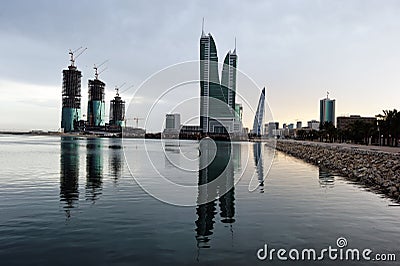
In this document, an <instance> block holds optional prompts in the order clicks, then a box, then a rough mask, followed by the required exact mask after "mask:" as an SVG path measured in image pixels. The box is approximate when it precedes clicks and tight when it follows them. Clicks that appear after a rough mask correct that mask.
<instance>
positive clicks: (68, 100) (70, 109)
mask: <svg viewBox="0 0 400 266" xmlns="http://www.w3.org/2000/svg"><path fill="white" fill-rule="evenodd" d="M81 78H82V73H81V71H79V70H78V69H77V67H76V66H75V65H74V61H73V59H71V65H70V66H68V69H64V70H63V83H62V113H61V128H62V129H63V130H64V132H71V131H74V130H77V127H76V125H77V122H78V121H79V120H80V119H81Z"/></svg>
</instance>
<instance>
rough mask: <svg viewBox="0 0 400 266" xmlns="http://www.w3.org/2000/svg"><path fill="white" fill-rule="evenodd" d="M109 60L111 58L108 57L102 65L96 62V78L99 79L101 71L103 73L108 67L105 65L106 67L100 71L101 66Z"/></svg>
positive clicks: (94, 67)
mask: <svg viewBox="0 0 400 266" xmlns="http://www.w3.org/2000/svg"><path fill="white" fill-rule="evenodd" d="M108 61H109V60H108V59H107V60H105V61H104V62H103V63H101V64H100V65H97V66H96V64H94V66H93V69H94V76H95V78H96V79H98V78H99V75H100V74H101V73H103V72H104V71H105V70H106V69H107V67H105V68H103V69H102V70H101V71H100V72H98V70H99V68H100V67H101V66H102V65H104V64H105V63H107V62H108Z"/></svg>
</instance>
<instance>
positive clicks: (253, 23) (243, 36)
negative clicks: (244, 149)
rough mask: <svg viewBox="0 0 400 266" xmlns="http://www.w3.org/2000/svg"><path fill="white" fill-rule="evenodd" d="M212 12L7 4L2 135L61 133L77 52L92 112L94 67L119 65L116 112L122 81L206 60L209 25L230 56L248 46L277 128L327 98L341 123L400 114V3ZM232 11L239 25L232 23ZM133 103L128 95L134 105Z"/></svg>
mask: <svg viewBox="0 0 400 266" xmlns="http://www.w3.org/2000/svg"><path fill="white" fill-rule="evenodd" d="M207 6H208V5H207V4H205V3H204V2H193V3H181V2H179V3H178V2H171V3H168V4H165V3H158V4H157V5H155V4H151V3H145V2H139V3H129V2H119V3H118V5H116V4H111V3H107V2H101V1H99V2H98V3H97V4H96V6H93V5H92V4H91V2H86V1H83V2H82V3H81V4H80V8H79V9H77V10H75V11H74V12H72V13H69V12H65V10H69V8H70V7H69V6H68V5H67V4H66V3H65V4H64V3H59V4H57V5H55V4H53V3H52V2H48V1H38V2H36V3H31V2H29V1H28V2H25V3H24V5H19V4H17V3H14V2H5V3H3V8H2V10H3V12H2V16H1V18H0V22H1V23H0V36H2V39H3V40H7V41H5V42H2V43H1V44H0V45H1V49H2V51H6V52H5V53H3V54H2V55H1V58H2V62H3V64H2V66H0V93H1V95H2V96H3V97H1V100H0V106H1V107H0V111H1V113H2V114H3V115H1V118H0V119H1V121H2V123H1V124H0V129H2V130H8V129H14V130H29V129H44V130H57V129H58V127H59V125H60V122H61V121H60V118H61V110H60V106H61V97H60V92H61V89H62V88H61V87H62V86H61V80H62V76H61V74H60V72H61V71H62V70H63V69H65V67H66V66H67V52H68V49H69V48H71V49H74V48H77V47H80V46H84V47H88V51H86V52H85V54H83V55H82V56H81V57H80V58H79V59H78V60H77V63H76V64H77V66H78V69H79V70H80V71H82V74H83V77H82V80H83V81H82V89H83V92H82V99H81V101H82V106H81V109H82V110H87V100H88V99H87V93H85V91H86V88H87V80H88V79H90V78H91V77H92V75H93V74H92V73H93V70H92V66H93V64H95V63H99V62H102V61H104V59H110V62H109V66H108V70H107V71H106V72H104V73H103V76H102V80H104V81H105V82H106V83H107V84H108V86H107V88H106V92H105V95H106V98H105V102H109V101H110V100H111V99H112V98H113V97H114V94H115V93H114V92H113V88H114V87H115V86H116V85H118V84H121V83H122V82H127V83H130V84H135V88H137V87H138V86H139V85H140V84H141V82H143V81H144V80H145V79H146V78H148V77H149V76H150V75H151V74H153V73H155V72H156V71H158V70H160V69H163V68H165V67H167V66H169V65H172V64H176V63H179V62H183V61H187V60H196V59H198V53H197V52H196V51H198V28H199V25H200V23H201V20H202V17H205V24H206V27H207V28H209V29H211V31H212V32H213V34H214V35H215V36H217V39H218V43H217V49H218V50H219V51H227V50H229V49H231V48H232V46H233V43H234V38H235V37H237V45H238V48H239V50H240V54H241V60H240V68H239V69H240V70H241V71H243V72H244V73H246V74H248V75H249V76H250V77H251V78H252V79H253V80H254V81H255V82H256V83H257V84H258V86H259V87H260V88H262V87H263V86H264V85H265V86H266V88H267V95H268V97H267V99H266V102H267V103H268V104H269V106H270V108H271V110H272V113H273V117H274V120H275V121H282V122H293V123H295V122H296V121H303V123H304V122H306V121H309V120H311V119H318V116H319V105H318V100H319V99H320V96H321V95H323V93H324V92H325V91H326V90H329V91H330V92H331V95H332V98H335V99H336V100H337V103H338V104H337V106H336V115H337V116H341V115H344V114H360V115H362V116H374V115H376V114H378V113H381V112H382V109H394V108H396V107H397V108H398V106H397V104H398V100H396V99H399V97H400V91H399V90H398V88H397V86H398V84H400V80H399V77H398V75H397V73H398V72H399V68H400V67H399V66H398V63H397V61H398V60H397V58H400V52H399V51H398V50H397V47H398V45H399V44H400V37H399V36H398V34H397V32H398V30H399V29H400V23H399V21H398V19H397V14H398V11H399V10H400V4H399V3H398V2H396V1H385V3H384V4H382V3H377V2H374V1H352V2H347V1H325V2H318V1H310V2H305V3H297V4H296V3H293V2H287V1H266V2H254V3H252V4H245V3H240V4H236V5H228V4H227V3H225V2H221V3H217V4H215V6H214V8H213V10H211V11H210V10H208V9H207ZM178 7H179V8H178ZM87 10H94V11H95V12H89V13H88V12H87ZM150 10H151V11H152V12H146V11H150ZM172 10H174V12H171V11H172ZM25 11H26V12H25ZM28 11H29V12H28ZM222 11H224V12H230V13H235V14H237V17H228V18H225V17H221V16H220V13H221V12H222ZM22 14H24V15H23V17H22ZM97 14H101V16H99V15H97ZM143 14H151V15H147V16H146V17H145V16H144V15H143ZM156 18H157V19H156ZM66 21H68V23H66ZM178 50H179V53H178V52H177V51H178ZM133 91H134V90H132V92H133ZM193 94H194V95H198V91H196V92H194V93H193ZM130 96H131V95H130V94H121V97H122V98H123V99H124V100H126V103H127V105H128V104H129V100H130ZM254 97H258V96H254ZM355 99H357V100H355ZM252 104H254V105H255V104H256V103H252ZM10 113H11V114H12V115H9V114H10ZM105 113H106V114H108V113H109V111H108V107H107V109H106V111H105ZM38 118H39V119H38ZM105 120H106V121H108V117H106V118H105ZM160 120H163V115H160ZM131 123H132V122H131ZM251 124H252V121H244V125H245V126H246V127H251Z"/></svg>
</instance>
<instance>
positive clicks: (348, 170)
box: [267, 140, 400, 201]
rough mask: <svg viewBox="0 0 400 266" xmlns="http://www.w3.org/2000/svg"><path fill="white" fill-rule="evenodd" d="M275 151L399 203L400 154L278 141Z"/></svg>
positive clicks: (394, 150)
mask: <svg viewBox="0 0 400 266" xmlns="http://www.w3.org/2000/svg"><path fill="white" fill-rule="evenodd" d="M267 145H268V144H267ZM276 149H277V150H278V151H281V152H284V153H286V154H288V155H291V156H294V157H296V158H299V159H302V160H304V161H306V162H308V163H311V164H314V165H318V166H321V167H325V168H327V169H329V170H331V171H332V172H334V173H335V174H338V175H341V176H344V177H346V178H348V179H350V180H352V181H356V182H358V183H360V184H362V185H364V186H366V187H368V188H370V189H372V190H374V191H378V192H380V193H382V194H385V195H386V196H388V197H390V198H392V199H394V200H396V201H399V199H400V196H399V195H400V153H399V152H398V151H400V150H397V149H393V150H391V151H390V152H388V151H385V150H384V149H383V150H379V147H378V148H372V147H371V148H365V147H363V146H355V145H353V146H351V145H340V144H331V145H330V144H329V143H319V142H304V141H294V140H278V141H277V142H276Z"/></svg>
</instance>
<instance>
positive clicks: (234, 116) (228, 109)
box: [200, 30, 242, 134]
mask: <svg viewBox="0 0 400 266" xmlns="http://www.w3.org/2000/svg"><path fill="white" fill-rule="evenodd" d="M235 46H236V45H235ZM237 60H238V56H237V54H236V47H235V49H234V50H233V52H232V51H229V52H228V53H227V54H226V56H225V60H224V64H223V67H222V75H221V80H220V78H219V73H218V54H217V48H216V45H215V42H214V39H213V37H212V35H211V34H210V33H208V34H205V32H204V30H202V33H201V38H200V96H201V98H200V129H201V131H202V133H203V134H208V133H211V134H231V133H241V131H242V122H241V105H240V104H236V72H237V70H236V67H237Z"/></svg>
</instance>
